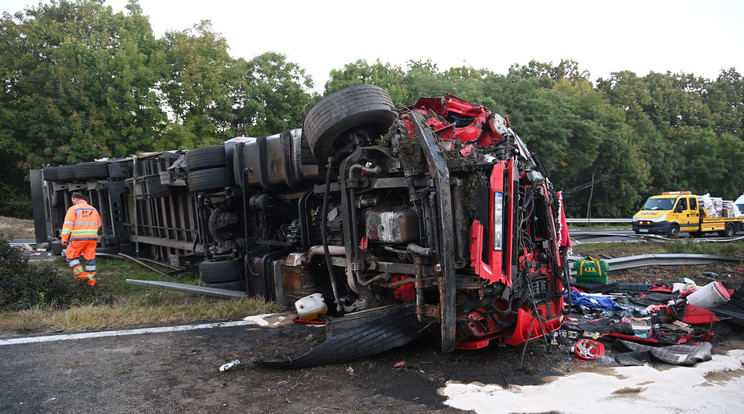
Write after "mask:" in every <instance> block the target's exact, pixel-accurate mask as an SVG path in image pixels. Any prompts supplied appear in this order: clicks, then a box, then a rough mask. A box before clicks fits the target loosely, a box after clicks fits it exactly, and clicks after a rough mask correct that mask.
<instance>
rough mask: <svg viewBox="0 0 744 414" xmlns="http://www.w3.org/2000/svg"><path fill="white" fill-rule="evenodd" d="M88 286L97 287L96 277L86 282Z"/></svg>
mask: <svg viewBox="0 0 744 414" xmlns="http://www.w3.org/2000/svg"><path fill="white" fill-rule="evenodd" d="M85 283H86V284H87V285H88V286H95V285H96V278H95V276H90V277H88V281H87V282H85Z"/></svg>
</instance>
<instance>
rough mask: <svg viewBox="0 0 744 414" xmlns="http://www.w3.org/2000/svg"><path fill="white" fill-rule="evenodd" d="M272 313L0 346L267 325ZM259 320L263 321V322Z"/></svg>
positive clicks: (22, 340) (20, 340)
mask: <svg viewBox="0 0 744 414" xmlns="http://www.w3.org/2000/svg"><path fill="white" fill-rule="evenodd" d="M272 315H273V314H266V315H256V316H250V317H248V318H245V319H244V320H241V321H231V322H213V323H201V324H197V325H179V326H161V327H154V328H139V329H127V330H119V331H100V332H83V333H75V334H60V335H46V336H30V337H25V338H9V339H0V346H2V345H19V344H33V343H40V342H56V341H70V340H76V339H89V338H106V337H111V336H128V335H143V334H151V333H163V332H181V331H193V330H197V329H211V328H229V327H232V326H246V325H262V326H266V325H268V323H267V322H265V321H264V320H263V318H264V317H268V316H272ZM261 321H263V323H262V322H261Z"/></svg>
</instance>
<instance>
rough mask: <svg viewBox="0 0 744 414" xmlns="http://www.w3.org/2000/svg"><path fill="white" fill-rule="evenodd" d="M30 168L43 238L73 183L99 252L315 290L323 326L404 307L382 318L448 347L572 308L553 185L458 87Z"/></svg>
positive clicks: (526, 329)
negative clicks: (184, 146) (266, 128)
mask: <svg viewBox="0 0 744 414" xmlns="http://www.w3.org/2000/svg"><path fill="white" fill-rule="evenodd" d="M31 178H32V196H33V198H34V207H35V212H34V216H35V222H36V229H37V239H38V240H37V241H39V242H48V243H50V245H52V246H54V249H56V250H60V249H61V247H60V245H59V244H58V240H59V235H60V232H61V229H62V219H63V217H64V212H65V211H66V209H67V207H69V203H70V200H69V195H70V193H71V192H82V193H84V194H85V195H86V198H87V199H88V200H89V201H90V202H91V204H92V205H93V206H94V207H96V208H97V209H98V210H99V212H100V213H101V216H102V220H103V227H102V229H101V234H100V237H99V246H100V249H101V250H102V251H108V252H112V253H121V254H127V255H133V256H136V257H141V258H145V259H149V260H154V261H158V262H162V263H166V264H169V265H171V266H177V267H179V268H193V269H198V272H199V275H200V278H201V282H202V284H203V285H204V286H207V287H216V288H222V289H231V290H236V291H241V292H246V293H247V294H248V295H253V296H259V297H263V298H264V299H265V300H267V301H277V302H279V303H282V304H285V305H292V304H293V303H295V301H297V300H300V299H301V298H304V297H307V296H309V295H313V294H316V293H319V294H320V295H322V298H323V299H324V301H325V303H326V304H328V308H329V316H330V317H331V318H332V319H333V320H344V319H345V318H353V317H354V315H364V314H367V313H369V312H377V313H376V314H377V315H386V314H391V313H393V312H394V311H393V310H392V309H396V311H395V312H399V310H400V309H406V310H407V312H410V315H411V316H410V319H412V320H413V322H412V323H408V322H406V323H403V322H395V321H393V322H386V323H388V324H391V325H396V324H398V325H405V328H404V329H405V330H409V331H414V332H413V333H417V332H420V331H421V330H422V329H424V328H425V327H431V326H438V336H439V337H440V338H441V349H442V350H443V351H445V352H449V351H452V350H454V349H478V348H483V347H485V346H488V345H489V344H491V343H498V344H507V345H520V344H524V343H525V342H527V341H530V340H533V339H535V338H540V337H543V336H545V335H548V334H550V333H551V332H554V331H556V330H557V329H559V327H560V326H561V323H562V320H563V317H564V316H563V311H564V306H563V293H564V292H566V291H567V290H568V289H569V279H568V275H569V272H568V270H567V248H568V247H569V246H570V242H569V240H568V236H567V235H568V232H567V229H566V228H565V217H564V215H563V208H562V203H561V199H560V194H559V193H557V192H556V191H555V189H554V188H553V185H552V184H551V182H550V180H549V179H548V176H547V172H546V171H545V168H544V167H543V166H542V164H541V162H540V160H539V158H538V157H537V155H535V154H532V153H531V152H530V151H529V150H528V149H527V147H526V145H525V144H524V142H523V141H522V139H521V138H520V137H519V136H518V135H517V134H516V133H515V132H514V130H513V129H512V128H511V125H510V123H509V120H508V118H505V117H502V116H500V115H498V114H496V113H493V112H491V111H489V110H488V109H486V108H485V107H483V106H480V105H477V104H474V103H470V102H467V101H465V100H463V99H460V98H458V97H456V96H454V95H451V94H447V95H445V96H443V97H435V98H421V99H419V100H418V101H417V102H416V103H414V104H412V105H410V106H407V107H403V108H395V107H394V106H393V103H392V100H391V99H390V97H389V96H388V94H387V93H386V92H385V91H384V90H383V89H381V88H378V87H376V86H372V85H357V86H352V87H349V88H346V89H343V90H340V91H338V92H335V93H333V94H331V95H329V96H327V97H325V98H324V99H322V100H321V101H320V102H319V103H318V104H316V105H315V106H314V107H313V108H312V109H311V110H310V111H309V112H308V114H307V116H306V117H305V120H304V123H303V126H302V128H298V129H294V130H290V131H284V132H281V133H278V134H276V135H271V136H266V137H238V138H234V139H231V140H229V141H227V142H225V143H223V144H221V145H215V146H209V147H201V148H194V149H190V150H186V151H183V150H178V151H166V152H157V153H149V154H139V155H137V156H136V157H130V158H126V159H111V160H105V161H90V162H83V163H78V164H74V165H61V166H50V167H46V168H44V169H43V170H40V171H38V170H37V171H32V173H31ZM375 335H377V336H384V335H387V333H386V332H385V330H384V329H382V330H381V331H380V332H379V333H376V334H375ZM381 346H382V345H381Z"/></svg>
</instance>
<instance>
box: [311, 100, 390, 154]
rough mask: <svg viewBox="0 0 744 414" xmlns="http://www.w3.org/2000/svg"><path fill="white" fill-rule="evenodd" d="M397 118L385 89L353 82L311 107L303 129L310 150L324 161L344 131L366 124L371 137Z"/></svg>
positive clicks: (338, 144) (337, 145)
mask: <svg viewBox="0 0 744 414" xmlns="http://www.w3.org/2000/svg"><path fill="white" fill-rule="evenodd" d="M397 118H398V114H397V112H395V106H394V105H393V100H392V99H391V98H390V95H388V93H387V92H385V90H384V89H382V88H380V87H377V86H374V85H355V86H350V87H348V88H345V89H341V90H340V91H337V92H334V93H332V94H330V95H328V96H326V97H325V98H323V99H322V100H321V101H320V102H318V103H317V104H316V105H315V106H313V108H312V109H310V112H308V113H307V116H306V117H305V123H304V125H303V132H304V133H305V136H306V137H307V141H308V144H310V151H312V153H313V155H315V157H316V158H318V160H319V161H320V162H321V163H324V161H325V160H326V159H327V158H328V157H329V156H331V155H333V154H334V153H335V151H336V150H337V149H338V148H340V147H342V146H343V145H342V144H343V143H340V142H337V141H338V140H337V138H339V137H340V136H341V135H342V134H344V133H345V132H348V131H349V130H351V129H353V128H356V127H366V128H369V132H370V136H371V137H376V136H380V135H383V134H385V133H386V132H387V130H388V128H390V125H392V123H393V122H394V121H395V120H396V119H397Z"/></svg>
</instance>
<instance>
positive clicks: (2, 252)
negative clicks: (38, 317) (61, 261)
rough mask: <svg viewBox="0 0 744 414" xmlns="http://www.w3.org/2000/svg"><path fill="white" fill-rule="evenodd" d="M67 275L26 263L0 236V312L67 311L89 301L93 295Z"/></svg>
mask: <svg viewBox="0 0 744 414" xmlns="http://www.w3.org/2000/svg"><path fill="white" fill-rule="evenodd" d="M71 275H72V274H71V273H70V274H65V275H62V274H60V272H58V271H57V270H56V269H54V268H53V267H52V266H50V265H48V264H38V265H37V264H32V263H29V261H28V258H27V257H24V256H23V254H22V253H21V251H20V250H18V249H16V248H14V247H12V246H11V245H10V243H8V241H7V240H6V238H5V235H0V310H22V309H30V308H33V307H37V306H51V307H57V308H67V307H69V306H70V305H72V304H73V303H76V302H79V301H83V300H85V299H87V298H90V296H91V295H92V294H93V292H92V291H91V290H90V289H89V288H88V286H85V285H83V284H80V283H78V282H77V281H76V280H75V279H74V278H73V277H72V276H71Z"/></svg>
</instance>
